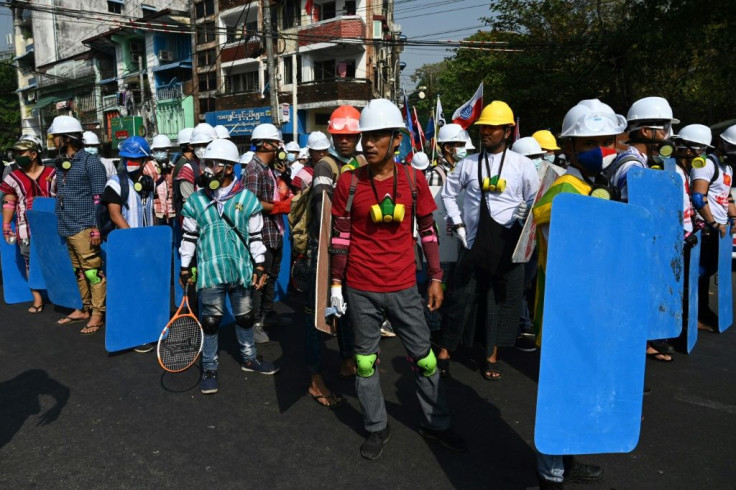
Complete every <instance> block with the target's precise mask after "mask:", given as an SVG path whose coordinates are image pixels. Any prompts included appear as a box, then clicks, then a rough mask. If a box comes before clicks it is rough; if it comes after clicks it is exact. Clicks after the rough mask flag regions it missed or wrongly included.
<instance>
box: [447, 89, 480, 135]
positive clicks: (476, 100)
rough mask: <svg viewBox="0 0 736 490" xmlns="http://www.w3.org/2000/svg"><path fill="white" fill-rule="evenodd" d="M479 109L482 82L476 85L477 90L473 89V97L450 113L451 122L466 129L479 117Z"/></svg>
mask: <svg viewBox="0 0 736 490" xmlns="http://www.w3.org/2000/svg"><path fill="white" fill-rule="evenodd" d="M481 110H483V82H481V84H480V85H478V90H476V91H475V94H473V97H471V98H470V100H469V101H467V102H466V103H464V104H463V105H461V106H460V107H458V109H457V110H456V111H455V112H454V113H453V114H452V122H454V123H455V124H459V125H460V126H462V127H463V129H467V128H468V126H470V125H471V124H473V122H474V121H476V120H477V119H478V118H479V117H480V112H481Z"/></svg>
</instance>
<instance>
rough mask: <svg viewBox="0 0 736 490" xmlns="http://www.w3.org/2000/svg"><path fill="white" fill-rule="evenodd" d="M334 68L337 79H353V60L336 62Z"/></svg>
mask: <svg viewBox="0 0 736 490" xmlns="http://www.w3.org/2000/svg"><path fill="white" fill-rule="evenodd" d="M336 68H337V71H336V72H335V76H337V77H338V78H355V60H344V61H338V62H337V66H336Z"/></svg>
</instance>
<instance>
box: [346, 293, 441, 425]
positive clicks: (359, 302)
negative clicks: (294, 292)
mask: <svg viewBox="0 0 736 490" xmlns="http://www.w3.org/2000/svg"><path fill="white" fill-rule="evenodd" d="M345 294H346V302H347V305H348V315H349V316H350V323H351V324H352V327H353V334H354V337H355V353H356V354H362V355H371V354H377V353H378V343H379V341H380V340H381V323H383V315H384V314H385V315H386V318H387V319H388V320H389V321H390V322H391V325H392V326H393V328H394V332H396V335H397V336H398V337H399V339H401V343H402V344H403V345H404V348H405V349H406V352H407V354H408V355H409V357H411V358H412V359H413V360H416V359H422V358H424V357H425V356H427V354H428V353H429V351H430V349H431V346H430V343H429V327H427V322H426V321H425V319H424V313H423V305H422V299H421V296H419V292H418V291H417V287H416V286H412V287H410V288H408V289H404V290H401V291H394V292H390V293H372V292H368V291H360V290H357V289H353V288H350V287H346V288H345ZM412 366H413V364H412ZM414 380H415V382H416V393H417V398H418V399H419V406H420V407H421V410H422V415H423V425H425V426H426V427H428V428H430V429H434V430H445V429H449V428H450V413H449V411H448V408H447V401H446V399H445V393H444V390H443V389H442V386H441V384H440V376H439V371H436V372H435V373H434V374H433V375H432V376H424V374H422V373H421V372H419V371H417V370H415V371H414ZM355 389H356V392H357V393H358V400H360V406H361V409H362V411H363V424H364V426H365V429H366V430H367V431H368V432H377V431H380V430H383V429H385V428H386V424H387V421H388V419H387V415H386V403H385V401H384V399H383V392H382V391H381V383H380V379H379V374H378V368H377V366H376V368H375V369H374V372H373V375H372V376H370V377H367V378H366V377H360V376H356V377H355Z"/></svg>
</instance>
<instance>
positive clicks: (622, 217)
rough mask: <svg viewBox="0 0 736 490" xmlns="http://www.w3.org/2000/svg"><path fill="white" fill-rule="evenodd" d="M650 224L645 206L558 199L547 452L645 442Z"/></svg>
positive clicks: (550, 290)
mask: <svg viewBox="0 0 736 490" xmlns="http://www.w3.org/2000/svg"><path fill="white" fill-rule="evenodd" d="M653 221H654V220H653V219H652V216H651V214H650V213H649V212H648V211H647V210H646V209H644V208H642V207H640V206H632V205H630V204H629V205H627V204H623V203H617V202H611V201H606V200H602V199H596V198H591V197H588V196H580V195H574V194H561V195H559V196H557V197H556V198H555V200H554V203H553V205H552V221H551V228H550V238H549V249H548V258H547V275H546V286H545V298H544V318H543V319H544V321H543V327H542V349H541V363H540V372H539V388H538V396H537V414H536V428H535V443H536V447H537V449H538V450H539V451H540V452H542V453H544V454H556V455H565V454H590V453H617V452H628V451H631V450H633V449H634V447H635V446H636V444H637V442H638V440H639V429H640V424H641V408H642V393H643V389H644V361H645V349H646V340H647V332H646V329H645V328H643V325H642V321H641V319H642V318H645V315H646V312H647V311H648V309H649V305H650V299H649V298H648V297H647V294H648V291H649V288H650V286H651V285H650V283H649V282H650V277H651V275H650V273H649V271H650V269H651V260H650V259H651V257H650V255H651V252H652V250H653V246H652V241H653V236H652V232H651V230H652V229H654V222H653ZM621 257H626V260H621ZM621 305H625V307H621Z"/></svg>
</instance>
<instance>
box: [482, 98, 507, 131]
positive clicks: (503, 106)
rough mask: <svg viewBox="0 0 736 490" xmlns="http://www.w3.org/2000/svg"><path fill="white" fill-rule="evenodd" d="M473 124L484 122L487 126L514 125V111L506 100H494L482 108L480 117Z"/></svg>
mask: <svg viewBox="0 0 736 490" xmlns="http://www.w3.org/2000/svg"><path fill="white" fill-rule="evenodd" d="M475 124H486V125H488V126H515V125H516V122H515V121H514V112H513V111H512V110H511V107H509V105H508V104H507V103H506V102H502V101H500V100H494V101H493V102H491V103H490V104H488V105H487V106H485V107H484V108H483V111H482V112H481V113H480V118H479V119H478V120H477V121H475Z"/></svg>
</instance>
